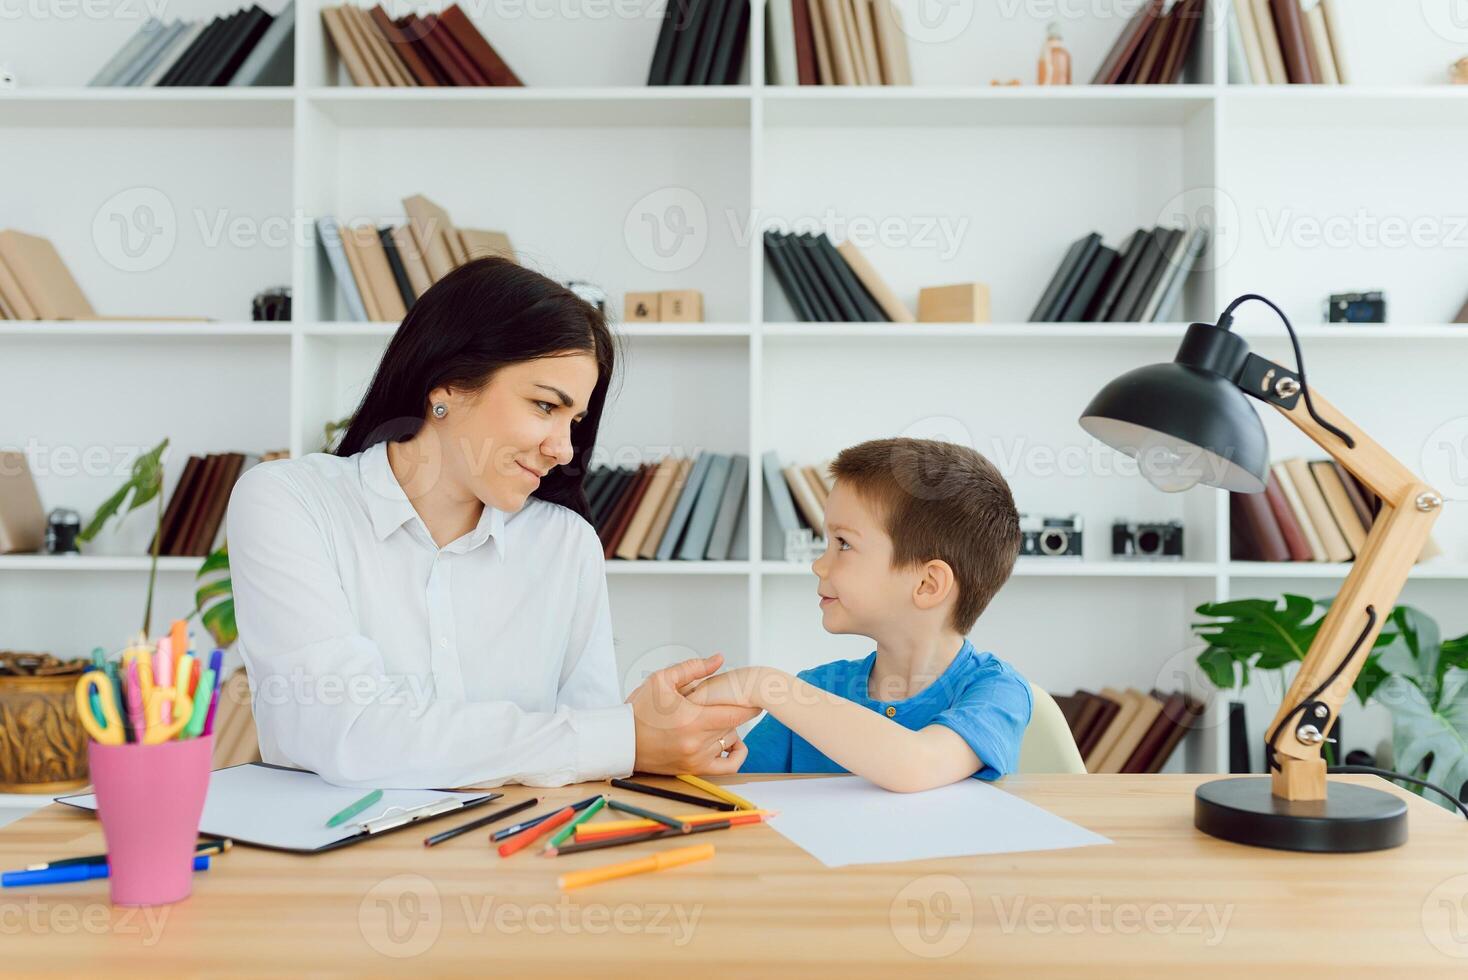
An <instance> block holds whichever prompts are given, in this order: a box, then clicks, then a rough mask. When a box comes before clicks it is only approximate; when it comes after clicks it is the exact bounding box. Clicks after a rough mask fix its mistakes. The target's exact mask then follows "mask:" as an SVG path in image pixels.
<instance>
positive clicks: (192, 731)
mask: <svg viewBox="0 0 1468 980" xmlns="http://www.w3.org/2000/svg"><path fill="white" fill-rule="evenodd" d="M213 693H214V671H213V670H211V669H210V668H208V667H205V668H204V674H203V676H202V677H200V678H199V683H198V685H197V686H196V687H195V689H194V710H193V711H191V712H190V713H189V723H188V724H187V725H185V726H184V729H183V731H182V732H180V733H179V738H194V737H195V736H197V735H199V734H200V733H202V732H203V730H204V712H205V711H206V710H207V706H208V702H209V698H210V697H211V696H212V695H213Z"/></svg>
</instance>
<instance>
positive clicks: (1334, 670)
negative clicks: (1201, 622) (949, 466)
mask: <svg viewBox="0 0 1468 980" xmlns="http://www.w3.org/2000/svg"><path fill="white" fill-rule="evenodd" d="M1248 300H1257V301H1259V302H1262V303H1264V304H1266V305H1267V306H1269V307H1270V308H1271V309H1272V310H1274V312H1275V313H1276V314H1278V316H1279V318H1280V320H1281V321H1283V322H1284V325H1285V329H1286V330H1287V331H1288V332H1289V335H1290V344H1291V345H1292V346H1293V348H1294V353H1295V370H1293V371H1291V370H1289V369H1288V368H1286V367H1284V366H1282V365H1280V364H1276V363H1274V362H1273V361H1270V360H1268V359H1266V358H1262V357H1259V356H1258V355H1257V354H1253V353H1251V352H1250V351H1249V345H1248V344H1247V343H1245V341H1244V340H1243V338H1241V337H1240V336H1239V335H1238V334H1236V333H1232V332H1231V331H1230V330H1229V327H1230V326H1231V325H1232V323H1233V312H1234V310H1235V309H1237V308H1238V306H1239V305H1240V304H1242V303H1244V302H1246V301H1248ZM1246 395H1247V396H1249V397H1252V398H1255V399H1258V400H1259V401H1261V402H1264V403H1265V404H1267V405H1270V406H1272V407H1273V408H1274V409H1276V410H1277V411H1279V412H1280V413H1282V414H1283V415H1284V416H1285V418H1287V419H1289V420H1290V422H1291V423H1293V424H1294V425H1295V427H1296V428H1298V429H1299V430H1300V431H1302V432H1304V433H1305V434H1306V435H1307V436H1309V437H1310V438H1311V439H1312V440H1313V441H1314V442H1315V443H1316V445H1318V446H1320V447H1321V448H1322V449H1324V450H1325V451H1326V452H1327V453H1329V454H1330V455H1331V457H1332V458H1334V459H1335V460H1336V461H1338V462H1339V463H1340V464H1341V465H1342V466H1343V467H1345V468H1346V469H1347V470H1349V471H1350V472H1351V473H1352V474H1354V475H1355V476H1356V478H1357V479H1359V480H1360V481H1361V483H1362V484H1364V485H1365V486H1366V487H1367V488H1368V489H1369V490H1371V492H1373V493H1374V494H1376V495H1377V496H1378V497H1380V498H1381V510H1380V513H1379V514H1378V516H1377V517H1376V519H1375V520H1374V521H1373V522H1372V525H1371V530H1370V533H1368V534H1367V536H1366V541H1365V543H1364V544H1363V545H1362V547H1361V549H1360V553H1359V554H1358V555H1357V556H1356V561H1355V564H1354V565H1353V566H1352V567H1351V570H1350V573H1349V574H1348V575H1347V576H1346V579H1345V582H1344V583H1343V584H1342V585H1341V589H1340V592H1339V593H1338V594H1337V596H1336V598H1335V601H1334V602H1332V603H1331V605H1330V608H1329V610H1328V611H1327V612H1326V615H1325V618H1324V620H1322V622H1321V624H1320V629H1319V631H1318V632H1317V633H1316V634H1315V640H1314V642H1312V643H1311V644H1310V650H1309V652H1308V653H1307V655H1306V657H1305V660H1304V661H1303V662H1302V663H1301V665H1300V671H1299V673H1298V674H1297V675H1296V676H1295V680H1294V682H1293V683H1292V684H1291V685H1290V688H1289V690H1288V691H1287V692H1286V693H1285V697H1284V702H1283V703H1282V704H1281V705H1280V708H1279V712H1278V713H1277V714H1276V715H1275V716H1274V720H1273V721H1272V722H1271V723H1270V725H1269V727H1268V729H1267V730H1266V733H1265V743H1264V758H1265V761H1266V762H1267V764H1268V773H1269V775H1267V776H1247V777H1239V778H1231V779H1218V780H1213V781H1210V782H1207V783H1204V784H1203V785H1201V786H1199V787H1198V789H1197V792H1196V793H1195V795H1194V801H1193V823H1194V825H1195V826H1196V827H1197V828H1198V829H1199V830H1202V831H1203V832H1205V833H1208V834H1211V835H1213V836H1215V837H1220V838H1222V839H1224V840H1230V841H1235V842H1238V843H1242V844H1253V845H1256V846H1262V847H1275V848H1282V849H1286V850H1296V851H1373V850H1380V849H1383V848H1388V847H1395V846H1397V845H1399V844H1401V843H1403V842H1404V841H1405V840H1406V839H1407V808H1406V806H1405V804H1404V803H1403V802H1402V800H1401V799H1399V798H1398V797H1396V796H1394V795H1393V794H1391V793H1387V792H1384V791H1382V790H1378V789H1371V788H1369V787H1365V786H1357V785H1353V784H1348V783H1342V782H1335V783H1330V784H1327V781H1326V778H1325V777H1326V771H1325V760H1324V759H1323V758H1322V757H1321V743H1323V742H1324V741H1325V733H1326V732H1328V731H1330V727H1331V725H1332V723H1333V722H1334V721H1335V719H1336V715H1337V712H1339V711H1340V707H1341V704H1342V702H1344V701H1345V699H1346V697H1347V695H1348V694H1349V693H1350V691H1351V685H1352V682H1354V681H1355V679H1356V675H1357V674H1358V673H1360V671H1361V668H1362V666H1363V665H1364V664H1365V662H1366V655H1367V654H1368V653H1369V652H1370V651H1371V648H1372V645H1373V644H1374V642H1375V640H1376V636H1377V634H1378V633H1379V632H1380V631H1381V627H1382V623H1383V621H1384V620H1385V618H1386V617H1387V615H1388V614H1390V612H1391V610H1392V608H1393V606H1394V605H1395V603H1396V600H1397V594H1398V593H1399V592H1401V589H1402V586H1403V584H1404V583H1405V582H1406V581H1407V575H1408V573H1409V571H1410V570H1411V568H1412V564H1413V562H1415V561H1416V559H1417V557H1418V555H1420V554H1421V552H1422V548H1423V545H1424V544H1425V543H1426V541H1427V536H1428V531H1429V530H1430V529H1431V527H1432V523H1433V521H1434V520H1436V519H1437V516H1438V514H1439V513H1440V512H1441V510H1442V503H1443V500H1442V496H1441V495H1440V494H1438V493H1437V492H1436V491H1435V490H1433V489H1432V488H1431V487H1429V486H1427V485H1426V484H1424V483H1422V482H1421V481H1419V480H1418V479H1417V477H1416V476H1415V475H1414V474H1413V473H1412V472H1411V471H1410V470H1408V469H1407V468H1406V467H1405V466H1403V465H1402V464H1401V463H1400V462H1398V461H1397V460H1396V459H1394V458H1393V457H1392V456H1391V455H1390V454H1389V453H1388V452H1387V451H1386V450H1384V449H1383V448H1382V447H1381V446H1380V445H1378V444H1377V443H1376V442H1374V441H1372V439H1371V438H1370V437H1369V436H1367V435H1366V434H1365V433H1363V432H1362V431H1361V430H1360V429H1358V428H1356V426H1354V425H1353V424H1352V423H1351V422H1350V421H1349V420H1347V419H1346V418H1345V417H1344V416H1342V415H1341V413H1340V412H1338V411H1337V410H1336V409H1335V408H1333V407H1332V406H1331V405H1330V404H1328V403H1327V402H1326V401H1325V399H1323V398H1321V397H1320V396H1319V395H1318V394H1315V393H1314V392H1313V391H1312V389H1311V388H1310V387H1309V385H1308V384H1306V381H1305V365H1304V361H1303V360H1302V358H1301V356H1300V341H1299V338H1298V337H1297V336H1296V335H1295V329H1294V327H1293V326H1291V324H1290V321H1289V318H1288V317H1286V316H1285V314H1284V311H1283V310H1281V309H1280V308H1279V307H1278V306H1276V305H1275V304H1274V303H1272V302H1271V301H1269V300H1268V299H1265V298H1264V297H1263V296H1259V295H1256V294H1253V293H1248V294H1245V295H1243V296H1240V297H1239V298H1237V299H1235V300H1234V301H1233V302H1232V303H1230V304H1229V305H1228V308H1227V309H1225V310H1224V311H1223V315H1222V316H1220V317H1219V318H1218V322H1217V323H1216V324H1213V323H1194V324H1191V325H1189V327H1188V329H1187V332H1186V333H1185V334H1184V335H1183V340H1182V344H1181V345H1180V346H1179V347H1178V351H1177V356H1176V357H1175V358H1174V359H1173V360H1172V362H1171V363H1167V364H1149V365H1147V366H1146V367H1141V368H1137V369H1136V370H1133V371H1128V372H1127V373H1126V374H1123V375H1121V376H1120V377H1118V378H1116V379H1115V380H1113V381H1112V382H1110V383H1109V384H1107V385H1106V386H1105V387H1104V388H1102V389H1101V391H1100V392H1099V393H1097V395H1096V397H1094V398H1092V399H1091V403H1090V404H1089V405H1087V406H1086V410H1085V412H1084V413H1083V414H1082V415H1081V418H1080V424H1081V428H1083V429H1085V430H1086V431H1087V432H1089V433H1090V434H1091V435H1093V436H1095V437H1096V438H1097V439H1099V440H1101V441H1102V442H1104V443H1106V444H1107V445H1109V446H1111V447H1112V448H1114V449H1116V450H1117V451H1119V452H1121V453H1124V454H1126V455H1127V456H1131V457H1134V458H1135V459H1136V460H1137V463H1138V468H1139V470H1140V471H1141V473H1142V475H1143V476H1145V477H1146V478H1147V479H1148V480H1149V481H1150V482H1151V483H1152V484H1153V485H1154V486H1156V487H1157V488H1158V489H1159V490H1164V491H1169V492H1176V491H1181V490H1187V489H1189V488H1191V487H1193V486H1194V485H1196V484H1198V483H1206V484H1208V485H1210V486H1215V487H1219V488H1220V489H1223V490H1231V491H1235V492H1238V493H1262V492H1263V490H1264V485H1265V482H1266V480H1267V477H1268V474H1269V440H1268V438H1267V437H1266V436H1265V434H1264V425H1263V423H1262V422H1261V421H1260V419H1259V416H1258V414H1257V413H1256V412H1255V410H1254V407H1253V406H1252V405H1251V404H1250V402H1249V400H1248V398H1246V397H1245V396H1246Z"/></svg>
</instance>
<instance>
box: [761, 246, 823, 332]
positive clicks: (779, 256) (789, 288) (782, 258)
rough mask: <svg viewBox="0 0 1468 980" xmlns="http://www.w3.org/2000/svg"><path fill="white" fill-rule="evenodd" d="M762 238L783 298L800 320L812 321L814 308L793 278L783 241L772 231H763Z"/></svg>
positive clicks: (790, 260) (793, 271)
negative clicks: (783, 295) (783, 294)
mask: <svg viewBox="0 0 1468 980" xmlns="http://www.w3.org/2000/svg"><path fill="white" fill-rule="evenodd" d="M764 238H765V257H766V258H767V259H769V262H770V271H771V272H773V273H774V274H775V280H776V281H777V282H778V283H779V284H780V289H781V291H782V292H784V293H785V298H786V299H788V300H789V301H790V305H791V306H792V307H794V308H795V315H796V316H797V317H798V318H799V319H800V320H801V321H802V322H805V323H813V322H814V321H815V320H816V319H817V317H816V314H815V309H814V308H813V307H812V306H811V304H810V300H809V299H808V298H807V297H806V295H805V292H804V290H802V289H801V288H800V282H799V281H798V280H797V279H796V278H795V270H794V269H793V268H792V267H791V264H790V263H791V262H792V259H791V258H790V256H789V255H787V254H786V253H785V248H786V246H785V243H784V242H783V241H781V239H780V236H779V235H777V234H775V233H774V232H773V231H767V232H765V235H764Z"/></svg>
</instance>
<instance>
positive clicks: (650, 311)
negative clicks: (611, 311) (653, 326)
mask: <svg viewBox="0 0 1468 980" xmlns="http://www.w3.org/2000/svg"><path fill="white" fill-rule="evenodd" d="M626 303H627V306H626V309H625V310H624V311H623V313H622V321H623V322H624V323H656V322H657V319H658V294H657V293H628V294H627V300H626Z"/></svg>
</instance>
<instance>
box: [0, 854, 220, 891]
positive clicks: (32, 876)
mask: <svg viewBox="0 0 1468 980" xmlns="http://www.w3.org/2000/svg"><path fill="white" fill-rule="evenodd" d="M194 870H195V871H208V870H209V855H207V854H199V855H196V856H195V857H194ZM108 871H109V867H108V865H107V863H106V862H105V861H99V862H97V863H96V864H68V865H63V866H62V867H59V868H47V869H46V870H45V871H7V872H5V873H4V874H3V875H0V888H17V887H19V886H21V885H61V884H65V883H67V882H72V881H90V880H92V879H93V878H106V877H107V876H108Z"/></svg>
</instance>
